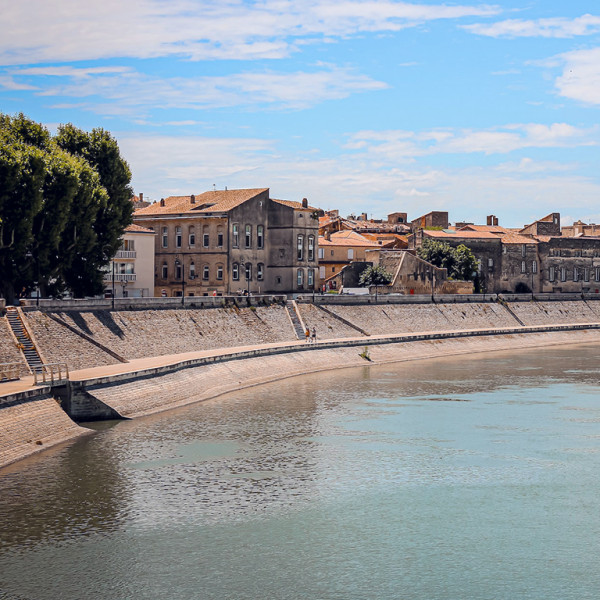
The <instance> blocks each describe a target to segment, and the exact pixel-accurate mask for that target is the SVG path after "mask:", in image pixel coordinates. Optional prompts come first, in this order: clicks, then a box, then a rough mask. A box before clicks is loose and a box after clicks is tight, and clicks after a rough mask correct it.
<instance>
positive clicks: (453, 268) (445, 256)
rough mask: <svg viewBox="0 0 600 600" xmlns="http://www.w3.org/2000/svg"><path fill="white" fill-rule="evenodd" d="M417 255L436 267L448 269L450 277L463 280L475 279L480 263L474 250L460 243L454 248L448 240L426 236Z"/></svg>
mask: <svg viewBox="0 0 600 600" xmlns="http://www.w3.org/2000/svg"><path fill="white" fill-rule="evenodd" d="M417 256H418V257H419V258H422V259H423V260H426V261H427V262H430V263H431V264H432V265H435V266H436V267H441V268H443V269H448V277H450V278H452V279H459V280H461V281H475V280H476V279H477V269H478V266H479V263H478V261H477V259H476V258H475V255H474V254H473V252H472V250H471V249H470V248H468V247H467V246H465V245H464V244H460V245H459V246H457V247H456V248H453V247H452V246H450V244H448V242H441V241H438V240H432V239H429V238H425V239H424V240H423V243H422V244H421V246H420V247H419V248H418V249H417Z"/></svg>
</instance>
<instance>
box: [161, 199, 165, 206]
mask: <svg viewBox="0 0 600 600" xmlns="http://www.w3.org/2000/svg"><path fill="white" fill-rule="evenodd" d="M160 205H161V206H164V205H165V199H164V198H161V199H160Z"/></svg>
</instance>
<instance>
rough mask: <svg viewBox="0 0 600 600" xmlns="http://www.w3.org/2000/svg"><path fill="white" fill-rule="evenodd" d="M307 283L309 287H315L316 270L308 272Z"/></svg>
mask: <svg viewBox="0 0 600 600" xmlns="http://www.w3.org/2000/svg"><path fill="white" fill-rule="evenodd" d="M306 283H307V284H308V287H312V286H313V285H315V270H314V269H309V270H308V279H307V280H306Z"/></svg>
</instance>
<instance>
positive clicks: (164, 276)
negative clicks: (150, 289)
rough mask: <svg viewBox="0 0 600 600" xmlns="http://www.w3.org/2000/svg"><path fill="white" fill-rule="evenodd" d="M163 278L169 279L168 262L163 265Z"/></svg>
mask: <svg viewBox="0 0 600 600" xmlns="http://www.w3.org/2000/svg"><path fill="white" fill-rule="evenodd" d="M161 277H162V278H163V279H167V278H168V277H169V267H168V266H167V263H166V262H164V263H163V265H162V273H161Z"/></svg>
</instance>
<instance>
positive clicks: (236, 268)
mask: <svg viewBox="0 0 600 600" xmlns="http://www.w3.org/2000/svg"><path fill="white" fill-rule="evenodd" d="M231 278H232V279H233V280H234V281H239V280H240V265H238V263H233V265H232V266H231Z"/></svg>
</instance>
